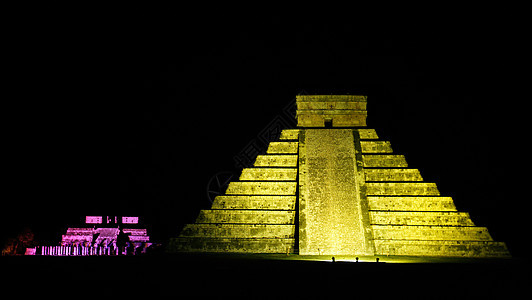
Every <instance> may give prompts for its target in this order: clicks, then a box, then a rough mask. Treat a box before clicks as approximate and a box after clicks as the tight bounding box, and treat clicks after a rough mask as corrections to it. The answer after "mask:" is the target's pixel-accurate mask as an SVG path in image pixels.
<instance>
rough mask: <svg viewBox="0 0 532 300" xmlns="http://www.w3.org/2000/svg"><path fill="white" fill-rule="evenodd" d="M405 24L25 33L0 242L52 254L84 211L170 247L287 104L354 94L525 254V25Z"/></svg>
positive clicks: (14, 40)
mask: <svg viewBox="0 0 532 300" xmlns="http://www.w3.org/2000/svg"><path fill="white" fill-rule="evenodd" d="M303 19H304V18H303ZM435 23H438V22H435ZM375 24H377V22H376V23H375ZM375 24H369V25H370V26H369V27H372V25H375ZM413 24H414V25H415V26H413V28H417V30H412V28H404V29H403V28H400V29H399V28H397V27H395V26H391V27H390V28H391V29H389V28H388V27H385V28H383V29H381V30H378V29H376V28H373V29H375V30H376V31H371V34H370V33H369V31H367V28H366V27H364V28H362V27H361V26H359V25H360V24H359V22H358V19H356V18H353V19H350V18H342V19H341V20H334V19H331V20H325V19H320V22H310V21H307V20H302V19H299V18H297V17H293V16H290V17H286V18H285V17H272V16H270V17H267V18H262V17H261V18H255V17H248V18H241V19H227V18H223V17H217V18H212V16H203V15H201V16H197V18H190V19H183V18H182V17H175V18H170V17H161V18H158V17H157V16H156V15H155V16H154V15H152V16H151V17H144V16H141V15H134V16H129V17H119V18H118V17H116V15H112V16H100V15H91V16H90V17H88V16H81V15H75V14H74V15H72V16H70V17H68V18H49V19H48V18H43V19H38V20H32V21H31V22H27V23H24V22H19V24H18V25H16V26H14V28H13V31H12V33H11V35H10V36H9V37H8V41H9V43H7V44H6V46H5V47H7V48H8V52H9V55H8V56H5V57H4V62H5V63H6V64H7V67H6V68H5V69H4V71H5V72H7V73H8V79H4V99H6V100H7V99H9V100H8V101H6V102H8V107H7V109H5V110H4V114H5V115H6V117H5V120H6V121H7V122H6V124H5V125H4V137H5V139H4V143H3V147H4V149H6V148H7V153H8V155H5V156H4V157H5V163H7V166H8V167H7V168H6V169H5V170H6V171H7V172H8V173H7V175H8V179H7V181H4V182H5V187H6V189H5V193H4V199H3V203H4V204H5V208H6V209H2V223H3V224H2V226H3V227H2V228H3V232H2V238H5V237H6V236H11V235H13V234H14V233H16V232H17V231H18V230H20V228H22V227H23V226H30V227H31V228H32V229H33V231H34V232H35V233H36V234H37V238H39V239H41V240H43V241H50V242H54V241H57V240H59V239H60V234H61V233H62V231H63V230H64V229H65V227H67V226H68V225H77V224H78V223H79V221H80V220H81V219H82V218H83V216H85V215H91V214H93V215H98V214H101V215H113V214H124V215H128V214H129V215H140V216H142V217H144V220H145V221H146V222H148V223H149V224H151V229H152V235H153V236H154V237H156V238H157V239H159V240H160V241H165V240H166V239H167V238H168V237H170V236H176V235H177V234H178V231H179V228H180V226H182V225H183V224H184V223H187V222H193V221H194V219H195V217H196V216H197V214H198V212H199V209H202V208H208V207H209V202H208V201H207V198H206V185H207V182H208V181H209V179H210V178H211V176H213V175H214V174H215V173H217V172H220V171H231V172H235V173H236V174H238V172H239V170H238V169H237V168H235V165H234V161H233V157H234V156H235V155H237V154H238V153H239V152H240V151H241V150H242V149H243V148H244V147H245V146H246V145H247V143H248V142H250V141H251V140H253V139H254V138H255V137H256V136H257V134H258V133H259V132H260V131H261V130H262V129H263V128H264V127H265V126H266V125H267V124H268V123H269V122H270V121H271V120H272V119H273V118H274V117H275V116H276V115H278V114H279V113H280V112H281V110H282V109H283V107H285V106H286V105H287V104H288V103H289V102H290V101H292V100H293V99H294V98H295V96H296V95H297V94H298V93H300V92H306V93H308V94H313V93H323V94H331V93H332V94H342V93H350V94H364V95H368V125H369V127H370V128H375V129H377V132H378V134H379V135H380V137H381V138H382V139H386V140H390V141H391V142H392V147H393V148H394V150H395V152H396V153H398V154H405V155H406V159H407V161H408V162H409V164H410V165H411V167H414V168H419V169H420V171H421V174H422V175H423V177H424V178H425V180H426V181H429V182H436V183H437V184H438V187H439V189H440V191H441V193H442V195H449V196H452V197H453V198H454V200H455V203H456V205H457V207H458V209H459V210H462V211H467V212H470V213H471V215H472V217H473V220H474V221H475V222H476V223H477V224H478V225H483V226H488V229H489V230H490V233H491V234H492V236H493V237H494V238H495V239H497V240H502V241H505V242H507V243H508V245H509V246H510V250H511V251H514V252H515V254H521V253H523V252H520V251H522V250H520V248H519V247H522V245H524V244H523V243H522V241H521V239H520V234H521V232H522V229H520V227H524V226H525V220H526V218H525V213H524V212H523V210H522V209H520V208H521V207H522V205H524V204H528V203H526V202H527V201H526V198H525V197H524V193H522V192H521V190H522V187H523V186H524V185H523V184H521V183H520V182H521V181H519V180H518V179H517V177H519V176H520V175H518V174H517V173H515V171H517V170H521V169H524V168H526V166H525V165H524V164H525V163H526V156H525V155H526V149H527V147H529V146H528V145H525V142H526V141H527V139H528V136H527V135H524V134H523V133H522V132H521V131H522V130H523V125H522V123H524V121H526V119H521V118H520V117H519V116H520V115H521V114H520V112H521V111H522V109H521V108H520V106H521V105H520V104H521V103H525V101H524V100H525V96H526V95H527V94H525V93H521V92H520V91H519V90H520V89H522V87H523V86H524V84H525V82H526V76H522V75H521V74H523V73H522V72H523V70H526V66H527V65H528V62H527V61H526V60H525V59H526V58H525V55H524V53H525V51H524V50H523V46H524V45H523V44H521V37H520V32H519V31H518V30H517V28H518V24H513V23H505V24H500V23H497V22H494V21H493V20H491V19H489V18H487V19H486V20H478V22H473V23H471V24H468V25H466V24H459V25H460V26H456V27H453V28H451V27H447V26H439V25H438V26H434V27H427V26H425V25H424V26H419V25H416V24H415V22H413ZM440 25H441V24H440ZM462 25H463V26H462ZM373 27H374V26H373ZM390 30H393V32H391V31H390ZM4 229H5V230H4Z"/></svg>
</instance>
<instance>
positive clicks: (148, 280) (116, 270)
mask: <svg viewBox="0 0 532 300" xmlns="http://www.w3.org/2000/svg"><path fill="white" fill-rule="evenodd" d="M0 262H1V265H2V270H3V273H4V274H9V275H8V276H7V277H8V279H7V281H3V283H4V284H5V285H4V291H10V290H11V291H12V292H14V293H15V294H16V295H18V296H21V297H22V298H29V297H37V298H38V297H41V296H48V295H50V296H60V298H66V297H68V298H70V297H73V299H84V298H92V299H104V298H105V299H109V298H108V297H111V296H119V297H121V298H123V299H125V298H127V299H143V298H144V297H145V296H167V297H170V298H197V297H199V298H204V297H216V298H218V299H219V297H221V296H231V297H233V296H234V297H237V298H247V299H255V298H269V299H273V298H294V297H295V298H296V299H298V298H301V297H306V296H311V298H323V297H326V298H331V297H333V296H341V297H342V298H360V297H364V298H369V299H373V298H385V297H386V298H388V297H395V298H396V297H399V298H403V297H405V298H406V297H408V298H409V299H418V298H419V299H472V298H484V299H494V298H496V297H504V299H512V298H513V297H512V296H514V295H515V296H517V295H519V297H521V296H523V295H526V293H523V292H524V291H525V287H527V285H528V284H529V282H530V272H529V267H530V265H529V264H528V262H525V261H523V260H515V259H514V260H496V261H484V260H482V261H480V262H477V263H461V264H460V263H428V264H427V263H426V264H392V263H375V262H359V263H347V262H335V263H332V262H324V261H322V262H318V261H296V260H266V259H264V258H262V257H260V256H244V257H243V258H242V257H240V258H237V257H233V256H223V257H221V256H219V255H172V256H168V255H154V256H144V257H38V256H34V257H1V258H0ZM9 294H13V293H11V292H9ZM17 298H18V297H17ZM227 299H229V298H227Z"/></svg>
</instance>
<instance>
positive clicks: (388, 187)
mask: <svg viewBox="0 0 532 300" xmlns="http://www.w3.org/2000/svg"><path fill="white" fill-rule="evenodd" d="M366 194H367V195H368V196H373V195H392V196H406V195H412V196H439V195H440V192H439V191H438V187H437V186H436V184H435V183H431V182H368V183H366Z"/></svg>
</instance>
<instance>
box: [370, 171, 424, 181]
mask: <svg viewBox="0 0 532 300" xmlns="http://www.w3.org/2000/svg"><path fill="white" fill-rule="evenodd" d="M364 174H365V175H366V181H423V177H421V174H420V173H419V170H418V169H364Z"/></svg>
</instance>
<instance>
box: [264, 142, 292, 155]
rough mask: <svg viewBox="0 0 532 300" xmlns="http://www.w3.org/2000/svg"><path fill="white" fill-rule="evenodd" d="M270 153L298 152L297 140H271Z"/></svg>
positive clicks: (267, 151)
mask: <svg viewBox="0 0 532 300" xmlns="http://www.w3.org/2000/svg"><path fill="white" fill-rule="evenodd" d="M266 153H268V154H297V142H270V144H269V145H268V150H266Z"/></svg>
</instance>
